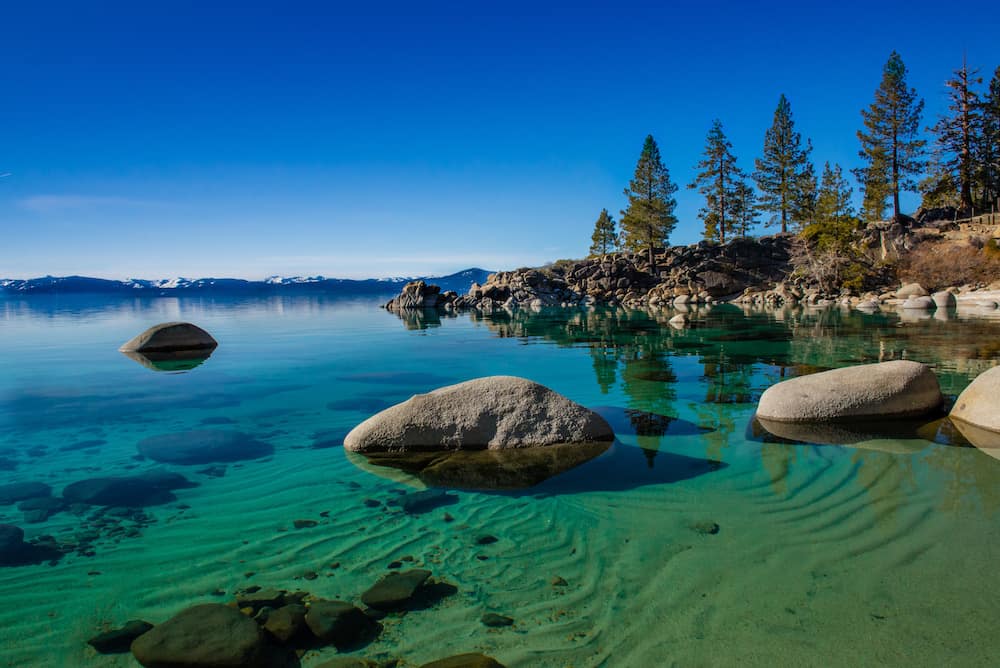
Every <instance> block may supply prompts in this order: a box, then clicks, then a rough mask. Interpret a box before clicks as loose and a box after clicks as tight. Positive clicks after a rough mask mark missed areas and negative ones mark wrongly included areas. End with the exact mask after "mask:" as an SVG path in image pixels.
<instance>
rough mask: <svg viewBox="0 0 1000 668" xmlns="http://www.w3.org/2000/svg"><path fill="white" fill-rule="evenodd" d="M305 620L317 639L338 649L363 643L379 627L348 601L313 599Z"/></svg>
mask: <svg viewBox="0 0 1000 668" xmlns="http://www.w3.org/2000/svg"><path fill="white" fill-rule="evenodd" d="M305 621H306V625H307V626H308V627H309V630H310V631H312V633H313V635H314V636H316V638H317V639H319V640H320V641H322V642H325V643H333V644H334V645H336V646H337V648H338V649H341V648H345V647H351V646H354V645H357V644H359V643H361V642H362V641H363V640H365V639H366V638H367V637H368V636H369V635H371V634H372V632H373V631H374V630H375V629H376V628H377V627H376V626H375V622H374V621H372V619H370V618H369V617H368V616H367V615H365V613H363V612H361V610H360V609H359V608H356V607H355V606H353V605H351V604H350V603H347V602H346V601H313V602H312V605H310V606H309V611H308V612H307V613H306V617H305Z"/></svg>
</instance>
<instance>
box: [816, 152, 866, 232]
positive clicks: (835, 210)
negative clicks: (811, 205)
mask: <svg viewBox="0 0 1000 668" xmlns="http://www.w3.org/2000/svg"><path fill="white" fill-rule="evenodd" d="M853 194H854V189H853V188H851V186H850V184H848V182H847V179H845V178H844V173H843V170H841V168H840V165H837V164H835V165H833V167H831V166H830V163H829V162H827V163H826V164H824V165H823V177H822V181H821V182H820V186H819V192H818V193H817V197H816V211H815V216H814V219H815V224H816V225H822V226H832V225H842V224H844V223H851V224H853V223H854V222H855V221H856V220H857V217H856V216H855V215H854V207H853V206H852V205H851V196H852V195H853Z"/></svg>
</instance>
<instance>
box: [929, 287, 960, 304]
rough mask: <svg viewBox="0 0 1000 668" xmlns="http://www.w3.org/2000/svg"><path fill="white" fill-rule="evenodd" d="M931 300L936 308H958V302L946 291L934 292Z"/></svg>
mask: <svg viewBox="0 0 1000 668" xmlns="http://www.w3.org/2000/svg"><path fill="white" fill-rule="evenodd" d="M931 299H932V300H934V305H935V306H937V307H938V308H955V307H956V306H958V300H957V299H955V295H954V293H952V292H949V291H948V290H942V291H941V292H935V293H934V294H933V295H931Z"/></svg>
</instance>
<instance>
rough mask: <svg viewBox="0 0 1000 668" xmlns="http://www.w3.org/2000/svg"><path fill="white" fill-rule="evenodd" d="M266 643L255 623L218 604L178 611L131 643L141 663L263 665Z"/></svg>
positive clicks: (164, 664)
mask: <svg viewBox="0 0 1000 668" xmlns="http://www.w3.org/2000/svg"><path fill="white" fill-rule="evenodd" d="M266 651H267V643H266V639H265V636H264V631H263V630H262V629H261V628H260V626H259V625H258V624H257V622H255V621H253V620H252V619H250V618H249V617H246V616H244V615H243V614H241V613H240V611H239V610H235V609H233V608H230V607H229V606H225V605H220V604H218V603H206V604H203V605H196V606H194V607H191V608H188V609H186V610H183V611H181V612H180V613H178V614H177V615H175V616H174V617H172V618H170V619H169V620H167V621H166V622H164V623H162V624H160V625H159V626H154V627H153V628H152V630H150V631H147V632H146V633H144V634H142V635H141V636H139V637H138V638H136V639H135V641H134V642H133V643H132V654H133V655H134V656H135V658H136V660H137V661H138V662H139V663H141V664H142V665H144V666H147V667H153V666H157V667H159V666H254V667H260V668H263V666H265V665H267V664H266V663H265V660H266V656H265V654H266Z"/></svg>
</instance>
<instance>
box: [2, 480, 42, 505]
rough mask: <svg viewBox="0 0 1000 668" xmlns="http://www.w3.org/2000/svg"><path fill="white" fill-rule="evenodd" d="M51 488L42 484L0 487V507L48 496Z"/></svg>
mask: <svg viewBox="0 0 1000 668" xmlns="http://www.w3.org/2000/svg"><path fill="white" fill-rule="evenodd" d="M51 494H52V488H51V487H49V486H48V485H46V484H45V483H44V482H15V483H11V484H9V485H0V506H5V505H8V504H11V503H17V502H18V501H24V500H26V499H36V498H40V497H46V496H50V495H51Z"/></svg>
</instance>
